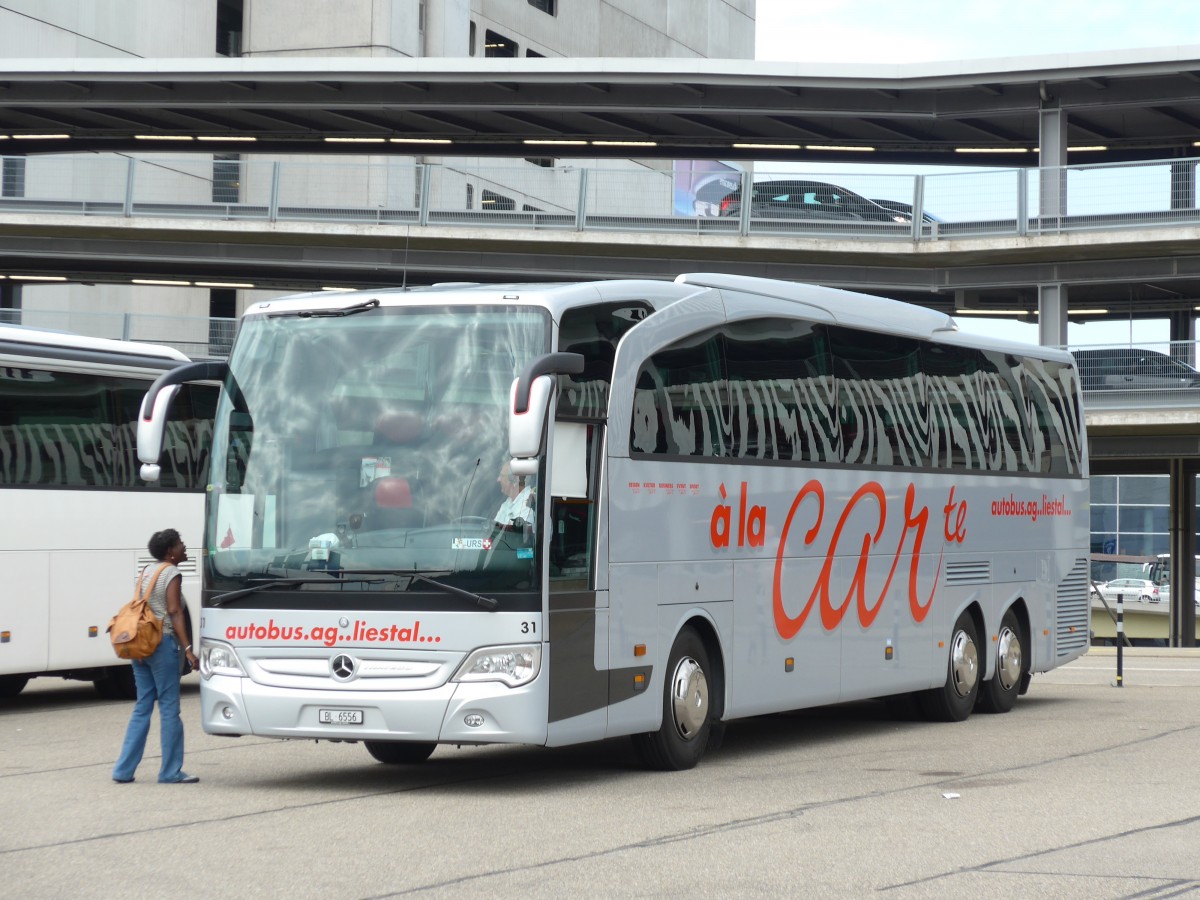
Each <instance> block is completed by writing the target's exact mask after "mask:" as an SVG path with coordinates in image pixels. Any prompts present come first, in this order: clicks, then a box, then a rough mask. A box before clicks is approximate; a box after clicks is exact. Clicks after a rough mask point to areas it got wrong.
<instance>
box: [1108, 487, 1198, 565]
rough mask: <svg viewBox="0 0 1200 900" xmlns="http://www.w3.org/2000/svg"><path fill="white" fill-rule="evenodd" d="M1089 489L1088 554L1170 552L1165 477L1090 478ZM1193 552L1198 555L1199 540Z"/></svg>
mask: <svg viewBox="0 0 1200 900" xmlns="http://www.w3.org/2000/svg"><path fill="white" fill-rule="evenodd" d="M1091 488H1092V553H1100V554H1104V555H1115V556H1157V555H1158V554H1160V553H1169V552H1170V550H1171V546H1170V536H1169V527H1170V508H1171V495H1170V478H1169V476H1167V475H1093V476H1092V478H1091ZM1198 508H1200V507H1198ZM1198 520H1200V517H1198ZM1196 552H1197V553H1200V537H1198V538H1197V540H1196Z"/></svg>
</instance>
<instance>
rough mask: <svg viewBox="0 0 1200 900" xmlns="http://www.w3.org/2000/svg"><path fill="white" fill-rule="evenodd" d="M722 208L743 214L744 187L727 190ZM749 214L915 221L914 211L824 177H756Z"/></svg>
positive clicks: (728, 212) (726, 212)
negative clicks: (889, 205)
mask: <svg viewBox="0 0 1200 900" xmlns="http://www.w3.org/2000/svg"><path fill="white" fill-rule="evenodd" d="M719 211H720V214H721V215H722V216H738V215H741V211H742V192H741V190H736V191H733V192H731V193H729V194H726V195H725V197H724V198H723V199H722V200H721V203H720V206H719ZM750 214H751V215H752V216H753V217H754V218H756V219H758V218H762V219H814V220H822V221H841V222H886V223H888V224H891V225H896V224H903V225H908V224H910V223H911V222H912V217H911V214H910V215H904V214H903V213H900V212H895V211H893V210H888V209H884V208H883V207H882V206H880V205H879V204H878V203H875V202H874V201H872V200H868V199H867V198H866V197H863V196H861V195H860V194H856V193H854V191H850V190H847V189H846V188H843V187H838V186H837V185H836V184H827V183H825V182H823V181H787V180H781V181H756V182H755V183H754V193H753V195H752V197H751V208H750Z"/></svg>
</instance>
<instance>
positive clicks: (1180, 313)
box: [1167, 308, 1196, 367]
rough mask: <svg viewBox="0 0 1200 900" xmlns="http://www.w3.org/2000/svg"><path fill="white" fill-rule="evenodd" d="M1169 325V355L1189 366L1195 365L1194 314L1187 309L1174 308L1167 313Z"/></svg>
mask: <svg viewBox="0 0 1200 900" xmlns="http://www.w3.org/2000/svg"><path fill="white" fill-rule="evenodd" d="M1167 321H1168V323H1169V324H1170V327H1171V356H1173V357H1175V359H1177V360H1179V361H1180V362H1184V363H1187V364H1188V365H1189V366H1192V367H1195V365H1196V314H1195V312H1194V311H1193V310H1191V309H1190V308H1189V309H1176V310H1173V311H1172V312H1170V313H1168V314H1167Z"/></svg>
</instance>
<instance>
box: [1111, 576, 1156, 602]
mask: <svg viewBox="0 0 1200 900" xmlns="http://www.w3.org/2000/svg"><path fill="white" fill-rule="evenodd" d="M1100 593H1101V594H1102V595H1103V596H1104V599H1105V600H1116V599H1117V595H1118V594H1120V595H1121V596H1122V597H1123V598H1124V599H1125V600H1141V601H1143V602H1145V603H1161V602H1162V593H1161V592H1160V591H1159V589H1158V585H1157V584H1155V583H1154V582H1153V581H1148V580H1146V579H1145V578H1114V579H1113V580H1112V581H1109V582H1106V583H1104V584H1102V585H1100Z"/></svg>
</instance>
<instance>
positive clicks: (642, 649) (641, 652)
mask: <svg viewBox="0 0 1200 900" xmlns="http://www.w3.org/2000/svg"><path fill="white" fill-rule="evenodd" d="M633 655H634V656H645V655H646V645H645V644H634V645H633Z"/></svg>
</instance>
